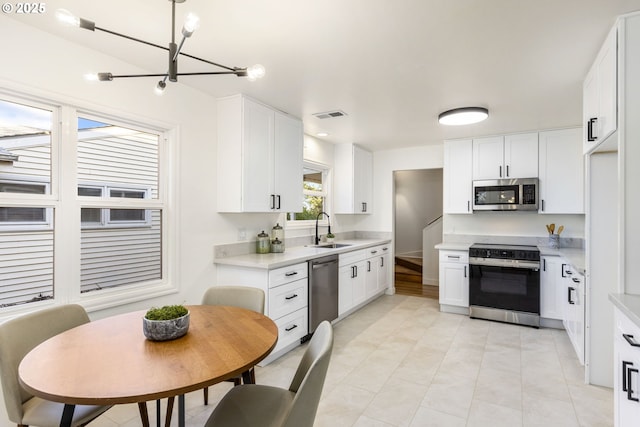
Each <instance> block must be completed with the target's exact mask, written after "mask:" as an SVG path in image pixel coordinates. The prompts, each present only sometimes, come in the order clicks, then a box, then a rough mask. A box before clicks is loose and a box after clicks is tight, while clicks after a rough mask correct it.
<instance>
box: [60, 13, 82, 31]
mask: <svg viewBox="0 0 640 427" xmlns="http://www.w3.org/2000/svg"><path fill="white" fill-rule="evenodd" d="M56 18H58V21H60V22H61V23H63V24H65V25H68V26H71V27H79V26H80V18H78V17H77V16H75V15H74V14H73V13H71V12H69V11H68V10H67V9H58V10H56Z"/></svg>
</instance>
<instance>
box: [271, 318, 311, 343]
mask: <svg viewBox="0 0 640 427" xmlns="http://www.w3.org/2000/svg"><path fill="white" fill-rule="evenodd" d="M307 316H308V314H307V308H306V307H305V308H301V309H300V310H298V311H294V312H293V313H291V314H288V315H286V316H284V317H281V318H280V319H277V320H274V322H275V323H276V326H277V327H278V344H276V347H275V348H274V349H273V351H272V353H275V352H276V351H278V350H280V349H281V348H284V347H286V346H288V345H289V344H292V343H294V342H296V341H298V340H299V339H300V338H302V337H304V336H305V335H307V331H308V317H307Z"/></svg>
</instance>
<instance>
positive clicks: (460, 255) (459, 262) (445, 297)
mask: <svg viewBox="0 0 640 427" xmlns="http://www.w3.org/2000/svg"><path fill="white" fill-rule="evenodd" d="M468 307H469V252H468V251H451V250H441V251H440V310H441V311H450V312H456V313H465V314H468V310H467V309H468Z"/></svg>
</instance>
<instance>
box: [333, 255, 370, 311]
mask: <svg viewBox="0 0 640 427" xmlns="http://www.w3.org/2000/svg"><path fill="white" fill-rule="evenodd" d="M366 258H367V252H366V250H365V249H362V250H359V251H353V252H347V253H344V254H340V255H339V258H338V259H339V261H338V265H339V270H338V316H342V315H344V314H346V313H348V312H349V311H350V310H351V309H352V308H354V307H356V306H357V305H358V304H360V303H362V302H364V301H365V299H366V289H365V280H366V271H367V263H366Z"/></svg>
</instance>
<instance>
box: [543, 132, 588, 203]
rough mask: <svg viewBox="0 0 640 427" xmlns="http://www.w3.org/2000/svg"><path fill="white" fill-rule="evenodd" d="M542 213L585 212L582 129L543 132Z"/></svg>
mask: <svg viewBox="0 0 640 427" xmlns="http://www.w3.org/2000/svg"><path fill="white" fill-rule="evenodd" d="M539 165H540V166H539V168H540V173H539V187H538V189H539V192H540V198H539V200H540V203H539V204H538V206H539V210H538V211H539V213H544V214H563V213H564V214H581V213H584V158H583V155H582V129H581V128H574V129H562V130H553V131H545V132H540V158H539Z"/></svg>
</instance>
